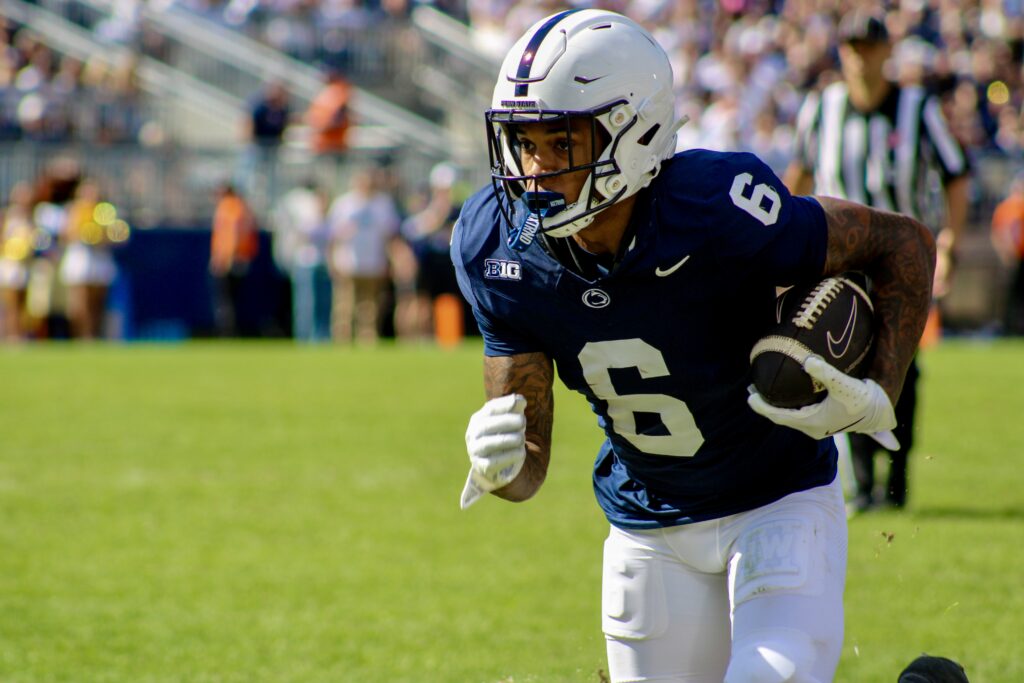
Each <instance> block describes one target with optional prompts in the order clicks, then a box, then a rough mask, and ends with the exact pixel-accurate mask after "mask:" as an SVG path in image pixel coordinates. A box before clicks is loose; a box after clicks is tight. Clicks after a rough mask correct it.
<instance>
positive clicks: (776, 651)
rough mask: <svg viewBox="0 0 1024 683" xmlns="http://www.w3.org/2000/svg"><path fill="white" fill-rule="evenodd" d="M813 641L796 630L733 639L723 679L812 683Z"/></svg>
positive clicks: (749, 682) (739, 682)
mask: <svg viewBox="0 0 1024 683" xmlns="http://www.w3.org/2000/svg"><path fill="white" fill-rule="evenodd" d="M815 657H816V653H815V648H814V642H813V641H812V640H811V638H810V636H808V635H807V634H805V633H801V632H800V631H792V630H788V631H774V632H771V633H768V634H763V636H762V637H760V638H756V639H754V638H751V639H747V640H746V641H744V642H739V643H734V644H733V651H732V656H731V657H730V658H729V669H728V671H727V672H726V674H725V683H815V679H814V678H813V675H812V673H811V669H812V667H813V666H814V660H815Z"/></svg>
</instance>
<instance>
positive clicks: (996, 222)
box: [991, 173, 1024, 336]
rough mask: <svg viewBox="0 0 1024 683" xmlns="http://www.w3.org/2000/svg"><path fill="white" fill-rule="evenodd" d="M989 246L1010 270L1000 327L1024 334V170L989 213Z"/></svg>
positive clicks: (1009, 331)
mask: <svg viewBox="0 0 1024 683" xmlns="http://www.w3.org/2000/svg"><path fill="white" fill-rule="evenodd" d="M991 235H992V246H993V247H995V250H996V253H997V254H998V255H999V258H1000V260H1001V261H1002V262H1003V264H1004V265H1005V266H1006V267H1007V268H1008V269H1009V270H1010V273H1011V275H1010V280H1009V287H1008V288H1007V290H1006V301H1005V309H1004V313H1003V331H1004V333H1005V334H1008V335H1015V336H1020V335H1024V173H1021V174H1019V175H1018V176H1017V177H1016V178H1015V179H1014V181H1013V185H1011V186H1010V193H1009V196H1007V197H1006V199H1004V200H1003V201H1002V202H1000V204H999V206H997V207H996V210H995V213H994V214H993V215H992V232H991Z"/></svg>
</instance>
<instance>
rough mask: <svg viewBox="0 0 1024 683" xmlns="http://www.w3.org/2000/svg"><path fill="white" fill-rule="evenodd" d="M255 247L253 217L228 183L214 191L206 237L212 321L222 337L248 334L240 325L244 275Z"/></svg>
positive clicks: (254, 223)
mask: <svg viewBox="0 0 1024 683" xmlns="http://www.w3.org/2000/svg"><path fill="white" fill-rule="evenodd" d="M258 249H259V236H258V234H257V232H256V218H255V216H253V213H252V211H251V210H250V209H249V205H248V204H247V203H246V201H245V199H243V198H242V196H241V195H239V194H238V192H237V191H236V190H235V188H234V186H232V185H231V184H229V183H225V184H224V185H221V186H220V188H218V190H217V206H216V208H215V209H214V214H213V231H212V233H211V236H210V274H211V275H212V276H213V283H214V291H213V297H214V299H213V305H214V320H215V323H216V325H217V333H218V334H219V335H220V336H222V337H227V336H235V335H238V334H243V335H250V334H252V333H253V330H250V329H248V326H247V325H245V324H244V320H245V319H246V318H245V317H244V315H243V311H244V306H245V303H246V288H245V285H246V278H247V276H248V274H249V268H250V266H251V265H252V262H253V260H254V259H255V258H256V252H257V251H258Z"/></svg>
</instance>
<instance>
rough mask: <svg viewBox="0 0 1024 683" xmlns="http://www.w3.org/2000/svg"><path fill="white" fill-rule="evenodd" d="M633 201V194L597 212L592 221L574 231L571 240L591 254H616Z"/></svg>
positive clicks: (634, 196) (630, 214) (631, 210)
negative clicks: (581, 228)
mask: <svg viewBox="0 0 1024 683" xmlns="http://www.w3.org/2000/svg"><path fill="white" fill-rule="evenodd" d="M635 203H636V195H633V196H631V197H627V198H626V199H623V200H622V201H621V202H618V203H617V204H613V205H611V206H610V207H608V208H607V209H605V210H604V211H602V212H601V213H599V214H597V216H595V217H594V222H593V223H591V224H590V225H589V226H587V227H586V228H584V229H583V230H580V231H579V232H577V233H575V234H574V235H573V236H572V238H573V240H575V242H576V244H578V245H580V246H581V247H583V248H584V249H586V250H587V251H589V252H590V253H591V254H617V253H618V252H619V244H620V243H621V242H622V236H623V235H624V234H626V228H627V227H628V226H629V219H630V216H632V215H633V205H634V204H635Z"/></svg>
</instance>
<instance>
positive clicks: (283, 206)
mask: <svg viewBox="0 0 1024 683" xmlns="http://www.w3.org/2000/svg"><path fill="white" fill-rule="evenodd" d="M326 208H327V200H326V198H325V197H324V194H323V192H322V191H321V190H320V189H319V188H318V187H317V186H316V184H315V183H314V182H313V181H312V180H309V181H307V182H306V183H304V184H303V185H301V186H299V187H296V188H293V189H291V190H289V191H288V192H286V193H285V195H284V196H283V197H282V198H281V200H280V201H279V202H278V204H277V208H276V209H275V211H274V260H275V262H276V263H277V267H278V268H279V269H280V270H281V271H282V272H283V273H286V274H287V275H288V277H289V279H290V280H291V285H292V334H293V336H294V337H295V339H296V340H297V341H304V342H321V341H326V340H328V339H330V333H331V277H330V274H329V273H328V271H327V223H326Z"/></svg>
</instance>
